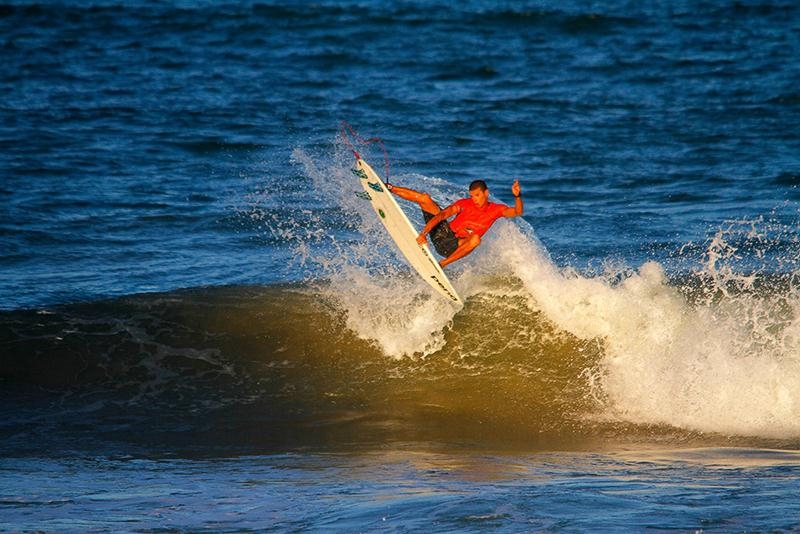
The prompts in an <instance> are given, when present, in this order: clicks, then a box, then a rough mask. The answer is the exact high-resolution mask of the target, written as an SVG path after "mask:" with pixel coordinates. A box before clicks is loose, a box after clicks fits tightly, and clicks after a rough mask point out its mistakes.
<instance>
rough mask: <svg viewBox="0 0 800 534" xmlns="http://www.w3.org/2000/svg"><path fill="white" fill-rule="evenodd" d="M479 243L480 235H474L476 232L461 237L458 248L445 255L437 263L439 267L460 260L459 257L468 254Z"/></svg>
mask: <svg viewBox="0 0 800 534" xmlns="http://www.w3.org/2000/svg"><path fill="white" fill-rule="evenodd" d="M480 244H481V236H479V235H476V234H473V235H471V236H469V237H465V238H464V239H461V240H460V241H459V242H458V248H457V249H456V250H455V252H453V253H452V254H450V255H449V256H447V257H446V258H445V259H443V260H442V261H440V262H439V265H440V266H441V267H444V266H445V265H450V264H451V263H453V262H454V261H456V260H460V259H461V258H463V257H464V256H466V255H467V254H469V253H470V252H472V251H473V250H475V249H476V248H478V245H480Z"/></svg>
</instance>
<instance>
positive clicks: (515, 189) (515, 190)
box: [503, 180, 525, 217]
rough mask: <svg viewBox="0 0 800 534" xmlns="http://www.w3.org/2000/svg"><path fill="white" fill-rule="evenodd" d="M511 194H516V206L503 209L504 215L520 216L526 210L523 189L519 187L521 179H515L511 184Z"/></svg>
mask: <svg viewBox="0 0 800 534" xmlns="http://www.w3.org/2000/svg"><path fill="white" fill-rule="evenodd" d="M511 194H513V195H514V207H513V208H510V207H509V208H506V209H505V210H504V211H503V217H519V216H520V215H522V213H523V212H524V211H525V206H524V205H523V204H522V191H521V190H520V187H519V180H514V184H513V185H512V186H511Z"/></svg>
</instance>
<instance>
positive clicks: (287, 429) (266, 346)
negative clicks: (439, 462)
mask: <svg viewBox="0 0 800 534" xmlns="http://www.w3.org/2000/svg"><path fill="white" fill-rule="evenodd" d="M343 153H344V151H342V150H340V151H338V152H337V155H336V156H335V157H333V158H331V159H324V160H320V159H317V158H315V157H312V156H310V155H308V154H305V153H303V152H300V151H297V152H296V153H295V161H296V163H297V164H298V165H299V166H300V167H301V168H303V169H304V171H303V172H304V173H305V175H306V177H307V178H308V179H310V180H311V181H312V182H314V184H315V187H314V190H315V191H318V192H319V194H320V195H321V196H324V197H326V198H327V199H328V201H330V202H331V203H332V204H336V205H337V206H339V209H341V210H342V212H343V213H344V214H346V215H347V216H345V217H341V218H337V217H333V219H334V220H338V221H339V227H338V231H337V232H316V233H315V232H312V231H311V229H313V228H314V223H315V222H319V223H320V224H323V221H313V220H312V221H307V220H304V221H303V224H300V223H299V222H298V221H297V220H292V219H291V217H289V218H281V219H278V218H275V219H274V221H270V220H268V218H269V215H268V210H263V209H257V207H256V208H254V209H253V216H254V217H260V218H264V219H263V220H262V222H263V224H264V226H265V227H268V228H270V230H269V231H270V232H273V233H280V234H282V235H283V236H284V238H285V239H286V240H287V241H288V242H293V243H294V247H295V252H294V253H295V257H296V258H297V262H298V264H299V265H305V266H306V268H307V269H308V273H309V274H308V276H307V279H306V280H305V281H302V282H298V283H295V284H290V285H268V286H230V287H218V288H203V289H194V290H184V291H173V292H168V293H161V294H150V295H139V296H129V297H124V298H119V299H114V300H108V301H101V302H94V303H84V304H72V305H64V306H58V307H54V308H51V309H39V310H17V311H9V312H3V314H2V316H0V343H2V345H3V346H4V347H5V348H6V349H5V352H6V356H5V357H4V358H3V360H2V363H1V364H0V365H1V366H2V367H0V377H2V379H3V382H4V385H5V386H6V387H5V388H4V389H5V395H6V396H8V398H9V399H10V402H8V403H4V406H6V408H4V410H3V411H4V412H5V413H4V414H3V415H4V421H6V422H5V423H4V432H5V434H6V435H7V436H10V439H9V440H7V441H6V445H5V446H6V447H11V448H14V449H15V450H16V448H19V449H24V448H25V447H27V446H28V445H27V444H28V443H30V441H31V439H34V440H37V439H38V440H42V441H43V442H45V446H44V447H45V448H46V444H51V445H52V446H53V447H59V448H62V447H64V446H65V444H66V445H69V444H72V445H75V443H85V442H86V440H87V439H89V440H90V441H91V440H98V439H99V440H100V441H103V442H106V441H107V442H111V443H113V442H116V441H118V440H121V441H123V442H125V443H130V442H134V443H141V444H142V445H143V446H147V447H148V449H152V447H154V446H155V447H157V446H162V445H166V444H169V445H170V446H171V447H175V446H184V447H188V448H194V447H201V446H202V447H212V448H215V447H225V448H226V450H227V449H229V448H231V447H232V448H234V449H236V450H244V451H250V450H253V449H254V448H255V449H259V450H261V449H263V448H273V447H274V448H284V447H286V446H290V447H298V446H323V447H328V446H336V445H342V444H347V445H348V446H353V445H354V444H355V445H363V446H374V445H376V444H380V443H385V442H387V441H392V442H396V441H400V442H406V441H413V442H423V443H431V444H434V445H435V444H439V446H442V445H444V444H447V445H448V446H464V447H471V446H481V447H486V446H491V447H522V448H531V447H533V448H538V447H556V446H557V447H559V448H564V447H576V448H583V447H595V446H598V445H597V444H598V443H608V442H609V440H611V441H613V442H615V443H619V442H626V441H630V440H634V441H637V442H652V441H656V442H668V443H676V442H679V443H682V444H683V443H687V442H688V443H698V442H702V443H708V442H711V443H715V444H730V443H740V442H745V443H750V444H754V445H756V446H779V447H782V448H796V447H797V446H798V445H800V442H798V437H799V436H800V420H798V418H797V413H798V407H800V362H799V361H798V355H800V335H799V334H800V320H799V319H798V317H800V314H798V311H800V310H799V309H798V289H797V288H798V284H797V281H798V280H797V270H796V269H795V266H794V264H792V263H791V261H790V259H787V258H791V257H792V256H791V254H794V253H795V250H794V248H793V247H796V242H795V241H792V240H791V239H784V238H785V237H786V232H787V230H788V229H786V228H782V227H774V226H770V224H769V223H768V222H764V221H754V222H739V223H731V224H729V225H728V226H726V227H725V228H723V229H720V231H719V233H718V234H717V235H716V236H715V237H714V238H713V239H711V240H710V241H709V242H708V243H707V246H706V248H705V250H704V251H703V253H702V255H701V258H699V259H700V260H702V261H699V262H698V263H697V266H696V268H694V269H693V270H689V271H685V272H683V273H682V274H680V275H673V276H669V275H668V274H667V270H666V266H665V265H664V264H662V263H658V262H655V261H649V262H646V263H644V264H642V265H641V266H640V267H638V268H636V269H632V268H628V267H624V266H622V267H620V266H613V265H607V266H606V268H605V271H604V272H595V273H586V272H584V273H581V272H578V271H575V270H573V269H568V268H563V267H559V266H557V265H556V264H555V263H554V262H553V260H552V259H551V258H550V257H549V255H548V253H547V251H546V250H545V249H544V247H543V246H542V244H541V243H540V242H539V240H538V239H537V238H536V236H535V234H534V232H533V230H532V228H531V227H530V226H529V225H527V223H525V222H524V221H520V220H515V221H513V222H510V221H500V222H498V223H497V225H496V227H495V228H493V231H492V232H491V233H490V234H488V237H487V239H486V240H485V241H484V244H483V245H482V246H481V247H480V249H478V251H476V252H475V253H474V255H473V256H472V257H471V259H470V262H469V265H468V266H467V264H466V263H462V265H461V266H457V267H455V268H454V269H452V270H451V271H450V275H451V277H452V279H453V280H454V283H455V285H456V287H457V289H458V290H459V292H460V293H461V294H462V295H463V296H464V297H465V298H466V305H465V306H464V307H463V308H460V309H459V308H456V307H453V306H452V305H451V304H449V303H448V302H447V301H445V300H444V299H441V298H439V297H438V296H436V295H435V294H433V293H432V290H430V288H428V287H427V285H426V284H425V283H424V282H423V281H421V280H419V279H418V278H417V277H416V275H414V274H413V273H411V272H409V270H408V268H407V267H405V264H404V263H403V262H402V260H401V258H399V256H398V254H397V252H396V251H395V250H394V249H393V247H391V246H390V244H389V243H387V241H388V239H387V238H386V237H385V235H384V233H383V230H382V228H381V227H380V223H379V222H378V221H377V220H376V219H375V217H374V216H373V214H372V213H371V211H370V208H369V205H368V203H367V202H365V201H363V200H361V199H359V198H358V197H356V196H355V195H354V194H353V193H354V191H355V190H356V186H357V184H353V187H352V188H350V189H348V188H347V187H346V186H344V185H343V184H344V183H345V182H342V181H341V180H344V179H345V177H347V178H346V179H347V180H352V178H350V177H349V176H348V175H349V165H350V162H349V160H348V156H346V155H344V154H343ZM397 179H398V180H400V181H402V183H405V184H408V185H411V186H414V187H420V188H426V189H427V190H429V191H432V192H433V193H434V196H437V197H439V198H443V199H449V198H454V197H455V196H457V195H456V191H453V190H452V189H451V186H450V185H449V184H447V183H446V182H442V181H439V180H436V179H432V178H428V177H425V176H421V175H400V176H398V177H397ZM348 183H349V182H348ZM256 203H257V202H256ZM409 211H410V212H411V211H412V210H409ZM308 216H309V214H308V213H301V214H299V215H298V217H308ZM329 216H330V215H327V217H329ZM312 217H313V215H312ZM326 220H330V219H326ZM273 222H274V223H275V224H272V223H273ZM693 253H694V252H692V254H693ZM759 258H760V259H761V260H759ZM776 258H784V259H785V261H777V260H776ZM755 261H762V263H764V264H765V265H766V264H767V263H768V264H769V265H780V266H781V269H772V270H769V271H767V270H766V269H765V268H762V269H756V270H753V269H752V264H753V262H755ZM745 265H750V267H749V270H748V271H747V272H749V273H750V274H748V275H743V274H741V273H742V272H744V270H745V268H744V266H745ZM54 413H57V414H58V417H52V415H53V414H54ZM32 421H36V423H37V424H36V425H35V427H34V428H35V429H36V430H30V429H29V425H30V423H31V422H32Z"/></svg>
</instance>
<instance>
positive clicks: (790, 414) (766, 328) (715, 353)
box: [295, 151, 800, 438]
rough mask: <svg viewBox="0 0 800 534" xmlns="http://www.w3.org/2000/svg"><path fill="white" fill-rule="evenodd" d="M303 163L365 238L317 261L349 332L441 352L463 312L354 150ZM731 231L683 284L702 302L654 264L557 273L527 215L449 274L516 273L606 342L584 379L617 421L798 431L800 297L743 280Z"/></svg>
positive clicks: (393, 351)
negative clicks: (410, 256)
mask: <svg viewBox="0 0 800 534" xmlns="http://www.w3.org/2000/svg"><path fill="white" fill-rule="evenodd" d="M343 153H346V151H344V152H343ZM295 159H296V160H297V161H298V162H299V163H301V164H302V165H303V166H304V168H305V172H306V175H307V176H309V177H310V178H311V179H312V181H313V182H314V185H315V187H317V188H319V189H320V190H323V191H324V194H325V196H326V198H328V199H330V200H332V201H333V202H335V203H336V204H337V205H338V206H340V207H341V208H342V210H343V211H345V212H346V213H348V214H350V215H351V216H352V217H353V220H354V221H355V222H356V224H355V228H356V231H357V234H358V236H357V238H355V239H353V240H352V241H350V242H347V243H339V242H334V243H328V245H332V246H329V247H328V249H327V250H328V252H327V253H325V254H315V255H314V261H315V263H316V264H317V266H318V267H320V268H321V270H322V271H323V273H324V276H325V277H326V279H327V280H328V282H329V285H328V286H326V287H325V288H324V291H325V294H326V296H327V297H328V299H329V300H330V301H331V302H332V303H333V305H334V306H336V307H337V308H338V309H340V310H341V311H343V312H344V313H345V315H346V320H347V326H348V328H350V329H351V330H352V331H354V332H356V333H357V334H358V335H359V336H360V337H362V338H363V339H367V340H370V341H371V342H373V343H375V344H376V345H377V346H378V347H379V348H380V350H382V351H383V352H384V353H385V354H387V355H388V356H390V357H393V358H401V357H406V356H411V355H420V354H421V355H431V354H434V353H435V352H436V351H438V350H439V349H441V348H442V347H443V346H444V343H445V332H446V330H447V329H448V328H449V327H450V324H451V322H452V319H453V317H454V316H455V315H456V313H458V311H459V310H457V309H456V308H454V307H453V306H452V305H450V304H449V303H448V302H446V301H445V300H444V299H441V298H439V297H438V296H437V295H435V294H434V293H433V291H432V290H431V289H430V288H429V287H428V286H427V285H426V284H425V283H424V282H423V281H422V280H419V279H417V277H415V276H414V275H413V273H410V272H409V270H408V268H407V267H406V266H405V264H404V262H403V260H402V259H401V258H400V256H399V254H398V253H397V251H396V250H394V248H393V247H391V246H389V245H388V244H389V240H388V239H387V238H386V236H385V235H384V230H383V228H382V227H381V225H380V223H379V222H378V221H377V220H376V219H375V217H374V215H373V213H372V212H371V210H370V207H369V204H368V203H367V202H366V201H362V200H360V199H358V198H357V197H356V196H355V195H354V192H355V191H357V190H358V183H357V182H356V180H355V179H353V178H352V177H351V176H350V174H349V168H350V167H351V165H352V161H350V155H349V154H346V155H345V156H340V158H339V161H337V162H335V163H334V164H326V165H323V166H319V165H317V164H315V163H314V160H313V159H312V158H310V157H309V156H307V155H305V154H302V153H296V154H295ZM399 179H400V180H402V182H403V183H404V184H405V185H409V186H410V187H415V188H420V189H425V190H427V191H430V192H431V193H432V194H433V195H434V196H435V197H436V198H439V199H441V200H442V201H445V202H446V201H448V200H453V199H455V198H456V197H457V196H458V190H457V189H456V188H454V187H453V186H451V185H450V184H447V183H445V182H442V181H440V180H437V179H434V178H428V177H423V176H418V175H411V176H401V177H399ZM350 183H352V187H347V184H350ZM411 211H413V208H411V209H410V211H409V213H410V214H411V216H412V219H413V217H414V216H415V215H416V214H414V213H411ZM737 231H738V230H737ZM750 231H751V232H755V227H753V229H751V230H750ZM734 233H736V231H734V230H733V229H731V228H730V227H729V228H728V229H727V230H724V231H720V232H719V233H718V235H717V236H715V237H714V238H713V239H711V240H710V242H709V244H708V248H707V251H706V255H705V257H704V258H698V261H697V265H698V266H699V268H698V270H697V271H696V272H695V273H693V274H692V276H691V278H690V280H688V281H687V282H686V283H687V284H688V285H689V286H694V287H696V288H704V290H705V291H704V293H703V295H704V297H703V298H699V299H697V302H690V301H689V299H688V297H687V296H686V292H685V291H681V289H680V288H679V287H676V286H675V285H673V283H670V281H669V280H668V278H667V275H666V273H665V271H664V268H663V266H662V265H660V264H658V263H656V262H647V263H645V264H643V265H641V266H640V267H639V268H638V269H637V270H636V271H635V272H633V273H632V274H630V275H626V276H625V277H622V281H620V274H621V273H620V272H613V273H609V274H610V276H596V277H587V276H584V275H581V274H579V273H577V272H575V271H574V270H572V269H568V268H567V269H564V268H559V267H557V266H556V265H555V264H554V263H553V261H552V260H551V259H550V257H549V255H548V254H547V252H546V250H545V249H544V247H543V246H542V245H541V243H540V242H539V241H538V239H537V238H536V237H535V235H534V232H533V230H532V228H531V227H530V226H529V225H528V224H527V223H526V222H525V221H523V220H521V219H516V220H514V221H513V222H512V221H499V222H498V223H497V224H496V225H495V227H494V228H493V229H492V232H490V233H489V234H488V235H487V239H485V241H484V244H483V245H482V246H481V248H480V249H479V250H478V251H476V252H475V253H474V254H473V255H472V256H470V257H469V258H467V259H465V260H463V261H462V262H459V264H457V265H454V266H452V267H451V268H449V269H448V274H449V275H450V277H451V279H452V280H453V281H454V284H455V286H456V289H457V290H458V291H459V292H460V293H461V294H462V295H463V296H464V297H465V298H466V299H469V298H470V297H471V296H474V295H476V294H480V293H486V292H489V291H490V290H489V288H488V287H487V285H486V282H487V281H488V280H497V279H498V277H502V276H509V275H510V276H513V277H515V278H517V279H518V280H519V281H521V282H522V285H523V288H524V291H525V293H526V294H527V295H528V297H529V298H528V302H529V306H530V307H531V309H534V310H540V311H542V312H543V313H544V314H545V315H546V317H547V318H548V319H549V320H550V321H551V322H552V323H553V324H555V325H556V326H557V328H559V329H561V330H563V331H566V332H569V333H571V334H572V335H574V336H577V337H579V338H583V339H598V340H601V342H602V343H603V346H604V356H603V359H602V361H601V362H600V369H599V370H596V371H595V372H594V373H588V374H587V376H594V377H599V379H598V380H596V382H595V387H597V388H599V391H598V392H597V395H596V396H597V397H598V398H601V399H604V402H605V406H604V408H605V413H606V416H607V417H608V418H612V419H616V420H622V421H627V422H632V423H637V424H666V425H671V426H675V427H680V428H684V429H690V430H699V431H703V432H717V433H722V434H727V435H752V436H761V437H778V438H788V437H797V436H800V319H798V317H800V299H798V295H799V294H800V293H798V291H797V290H796V289H794V287H793V286H792V285H791V284H787V285H786V287H785V288H782V289H781V288H777V287H772V288H769V289H768V290H767V291H765V292H763V294H761V293H759V292H758V291H753V290H752V289H753V287H754V283H755V281H756V277H757V276H758V274H753V273H752V272H751V273H749V274H747V275H746V276H745V275H743V274H741V273H739V272H737V270H736V269H735V265H734V264H733V263H732V262H731V261H729V260H730V259H731V258H732V257H734V256H735V255H733V254H731V253H730V251H731V250H732V249H734V248H733V247H732V246H730V245H728V243H727V242H726V239H727V238H738V237H741V236H738V235H733V234H734ZM750 237H751V238H752V237H753V235H751V236H750ZM755 237H756V238H758V236H757V235H756V236H755ZM331 251H333V252H331ZM756 255H757V256H764V255H763V254H760V253H756ZM735 257H736V258H737V259H739V260H741V256H735ZM755 259H756V260H758V259H759V258H755ZM732 286H735V288H736V290H735V291H731V290H730V288H731V287H732Z"/></svg>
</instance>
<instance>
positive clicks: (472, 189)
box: [469, 180, 489, 208]
mask: <svg viewBox="0 0 800 534" xmlns="http://www.w3.org/2000/svg"><path fill="white" fill-rule="evenodd" d="M469 196H470V198H471V199H472V201H473V202H474V203H475V205H476V206H478V207H479V208H480V207H481V206H483V205H484V204H486V202H488V200H489V188H488V187H486V182H484V181H483V180H475V181H474V182H472V183H471V184H469Z"/></svg>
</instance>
